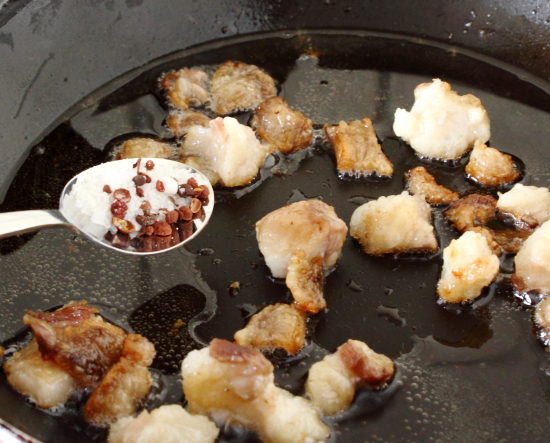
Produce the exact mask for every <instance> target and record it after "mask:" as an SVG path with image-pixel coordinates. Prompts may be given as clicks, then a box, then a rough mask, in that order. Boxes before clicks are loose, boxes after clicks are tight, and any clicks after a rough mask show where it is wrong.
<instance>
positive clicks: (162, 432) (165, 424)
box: [109, 405, 220, 443]
mask: <svg viewBox="0 0 550 443" xmlns="http://www.w3.org/2000/svg"><path fill="white" fill-rule="evenodd" d="M219 433H220V431H219V429H218V428H217V427H216V425H215V424H214V423H212V421H210V420H209V419H208V417H204V416H202V415H191V414H189V413H188V412H187V411H186V410H185V409H183V408H182V407H181V406H180V405H164V406H161V407H160V408H157V409H153V410H152V411H151V413H149V411H147V410H145V411H142V412H141V413H140V414H139V415H138V416H137V417H135V418H134V417H126V418H122V419H120V420H118V421H117V422H116V423H115V424H114V425H113V426H111V429H110V430H109V443H159V442H162V443H214V442H215V441H216V438H217V437H218V434H219Z"/></svg>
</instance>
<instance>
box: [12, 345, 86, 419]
mask: <svg viewBox="0 0 550 443" xmlns="http://www.w3.org/2000/svg"><path fill="white" fill-rule="evenodd" d="M4 372H5V373H6V377H7V379H8V383H9V384H10V385H11V386H12V387H13V388H14V389H15V390H16V391H17V392H19V393H20V394H22V395H25V396H27V397H29V398H30V399H31V400H32V401H34V403H35V404H36V405H37V406H39V407H41V408H44V409H49V408H53V407H54V406H59V405H62V404H64V403H65V402H66V401H67V400H68V399H69V397H70V396H71V394H72V393H73V392H74V391H75V390H76V388H77V385H76V381H75V380H74V379H73V378H72V377H71V376H70V374H69V373H68V372H67V371H65V370H63V369H62V368H61V367H60V366H58V365H56V364H55V363H54V362H53V361H51V360H46V359H44V358H43V357H42V354H41V353H40V351H39V349H38V343H37V342H36V340H32V341H31V342H30V343H29V345H28V346H26V347H25V348H23V349H21V350H20V351H19V352H16V353H15V354H14V355H13V356H12V357H11V358H10V359H8V361H6V363H4Z"/></svg>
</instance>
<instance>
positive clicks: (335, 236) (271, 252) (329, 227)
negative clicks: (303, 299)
mask: <svg viewBox="0 0 550 443" xmlns="http://www.w3.org/2000/svg"><path fill="white" fill-rule="evenodd" d="M347 232H348V227H347V226H346V224H345V223H344V221H343V220H341V219H340V218H338V216H337V215H336V212H335V211H334V208H333V207H332V206H329V205H327V204H326V203H323V202H322V201H320V200H315V199H312V200H306V201H300V202H296V203H292V204H290V205H287V206H283V207H282V208H279V209H277V210H275V211H273V212H271V213H269V214H267V215H266V216H265V217H263V218H262V219H261V220H260V221H258V222H257V223H256V238H257V239H258V245H259V247H260V251H261V253H262V254H263V255H264V257H265V262H266V264H267V266H268V267H269V269H270V270H271V273H272V274H273V276H274V277H276V278H285V277H286V276H287V273H288V266H289V264H290V257H291V256H292V254H293V253H294V252H295V251H297V250H298V249H302V250H303V251H304V252H305V255H306V260H308V261H311V260H313V259H314V257H316V256H318V255H320V256H321V257H323V268H324V269H330V268H332V267H334V266H335V265H336V261H337V260H338V258H339V257H340V253H341V252H342V246H343V245H344V242H345V240H346V235H347Z"/></svg>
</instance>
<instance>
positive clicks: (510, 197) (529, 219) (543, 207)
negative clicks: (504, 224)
mask: <svg viewBox="0 0 550 443" xmlns="http://www.w3.org/2000/svg"><path fill="white" fill-rule="evenodd" d="M497 209H498V210H499V211H501V212H504V213H509V214H511V215H512V216H513V217H514V219H515V221H516V225H517V226H518V228H524V229H533V228H535V227H537V226H538V225H540V224H542V223H544V222H546V221H547V220H549V219H550V191H549V190H548V188H540V187H537V186H524V185H522V184H521V183H518V184H516V185H514V187H513V188H512V189H510V190H509V191H508V192H505V193H504V194H501V193H500V192H499V194H498V202H497Z"/></svg>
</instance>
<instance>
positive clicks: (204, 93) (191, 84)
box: [160, 69, 210, 109]
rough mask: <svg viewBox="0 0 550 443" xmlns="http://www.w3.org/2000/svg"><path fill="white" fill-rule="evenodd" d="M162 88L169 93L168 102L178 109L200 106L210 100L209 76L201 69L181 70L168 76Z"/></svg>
mask: <svg viewBox="0 0 550 443" xmlns="http://www.w3.org/2000/svg"><path fill="white" fill-rule="evenodd" d="M160 86H161V87H162V88H163V89H166V90H167V91H168V100H169V101H170V103H171V104H172V105H174V106H176V107H178V108H181V109H187V108H189V106H200V105H203V104H205V103H206V102H208V101H209V100H210V94H209V93H208V74H207V73H206V72H204V71H201V70H200V69H180V70H178V71H172V72H169V73H168V74H166V75H165V76H164V77H163V78H162V79H161V81H160Z"/></svg>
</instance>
